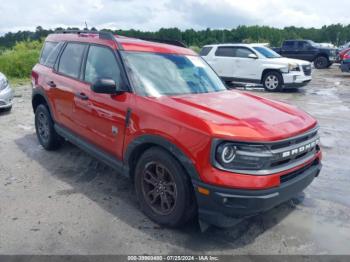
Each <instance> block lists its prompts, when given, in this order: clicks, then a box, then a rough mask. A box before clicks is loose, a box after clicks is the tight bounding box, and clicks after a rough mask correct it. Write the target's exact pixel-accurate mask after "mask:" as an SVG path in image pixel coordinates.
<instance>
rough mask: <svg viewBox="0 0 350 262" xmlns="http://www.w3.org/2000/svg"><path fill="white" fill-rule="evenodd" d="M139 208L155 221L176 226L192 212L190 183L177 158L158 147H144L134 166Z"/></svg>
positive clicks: (186, 219) (181, 223) (188, 217)
mask: <svg viewBox="0 0 350 262" xmlns="http://www.w3.org/2000/svg"><path fill="white" fill-rule="evenodd" d="M135 189H136V195H137V198H138V200H139V202H140V206H141V209H142V211H143V212H144V213H145V214H146V215H147V216H148V217H149V218H150V219H152V220H153V221H155V222H156V223H158V224H161V225H164V226H170V227H179V226H181V225H183V224H185V223H186V222H187V221H188V220H189V219H191V218H193V216H194V215H195V207H196V205H195V201H194V198H193V193H192V190H191V183H190V181H189V178H188V177H187V174H186V173H185V171H184V170H183V168H182V166H181V165H180V164H179V163H178V161H177V160H176V159H175V158H174V157H173V156H172V155H170V154H169V153H168V152H167V151H165V150H163V149H161V148H157V147H154V148H151V149H149V150H147V151H146V152H145V153H144V154H143V155H142V156H141V157H140V159H139V161H138V163H137V166H136V169H135Z"/></svg>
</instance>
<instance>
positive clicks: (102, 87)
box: [32, 31, 321, 227]
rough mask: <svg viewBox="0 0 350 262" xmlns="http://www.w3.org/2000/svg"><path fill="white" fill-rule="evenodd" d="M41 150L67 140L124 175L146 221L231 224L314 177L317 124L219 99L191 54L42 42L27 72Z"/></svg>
mask: <svg viewBox="0 0 350 262" xmlns="http://www.w3.org/2000/svg"><path fill="white" fill-rule="evenodd" d="M32 85H33V97H32V105H33V110H34V113H35V128H36V133H37V137H38V140H39V142H40V144H41V145H42V146H43V147H44V148H45V149H47V150H53V149H57V148H58V147H59V145H60V144H61V143H62V141H63V140H64V139H65V140H68V141H70V142H72V143H73V144H76V145H77V146H79V147H81V148H82V149H83V150H85V151H87V152H88V153H89V154H91V155H93V156H95V157H96V158H98V159H100V160H101V161H103V162H104V163H106V164H108V165H110V166H112V167H114V168H115V169H117V170H118V171H119V172H120V173H123V174H126V175H127V176H129V177H130V178H131V179H132V181H133V182H134V185H135V190H136V196H137V198H138V200H139V203H140V206H141V209H142V210H143V211H144V213H145V214H146V215H147V216H148V217H150V218H151V219H152V220H153V221H155V222H157V223H159V224H162V225H165V226H172V227H175V226H180V225H182V224H184V223H186V222H187V221H188V220H189V219H191V218H194V217H196V215H198V218H199V221H201V222H204V224H212V225H217V226H230V225H233V224H234V223H237V221H239V220H240V219H242V218H245V217H249V216H253V215H255V214H258V213H260V212H262V211H265V210H267V209H271V208H272V207H274V206H276V205H278V204H280V203H282V202H284V201H287V200H288V199H290V198H292V197H293V196H294V195H296V194H297V193H298V192H300V191H302V190H303V189H304V188H305V187H306V186H308V185H309V184H310V183H311V182H312V180H313V179H314V177H316V176H317V175H318V174H319V172H320V169H321V162H320V161H321V151H320V146H319V136H318V134H317V129H318V125H317V122H316V120H315V119H314V118H312V117H311V116H310V115H308V114H306V113H304V112H303V111H301V110H299V109H297V108H295V107H294V106H290V105H287V104H284V103H281V102H275V101H272V100H269V99H264V98H261V97H257V96H254V95H252V94H249V93H244V92H241V91H232V90H227V89H226V88H225V85H224V84H223V83H222V82H221V80H220V79H219V77H218V76H217V75H216V74H215V73H214V71H213V70H212V69H211V68H210V67H209V66H208V65H207V64H206V63H205V62H204V60H202V58H200V57H199V56H198V55H197V54H196V53H194V52H193V51H191V50H189V49H186V48H183V47H179V46H175V45H168V44H161V43H156V42H149V41H143V40H140V39H133V38H126V37H121V36H115V35H112V34H110V33H106V32H85V31H83V32H82V31H78V32H62V33H56V34H51V35H49V36H48V37H47V39H46V41H45V44H44V47H43V50H42V54H41V57H40V62H39V63H38V64H37V65H35V67H34V68H33V71H32Z"/></svg>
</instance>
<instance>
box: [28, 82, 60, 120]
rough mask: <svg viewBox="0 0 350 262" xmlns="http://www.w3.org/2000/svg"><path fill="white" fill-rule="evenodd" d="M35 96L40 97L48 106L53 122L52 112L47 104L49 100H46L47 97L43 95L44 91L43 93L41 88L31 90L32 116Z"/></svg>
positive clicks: (48, 104)
mask: <svg viewBox="0 0 350 262" xmlns="http://www.w3.org/2000/svg"><path fill="white" fill-rule="evenodd" d="M37 96H41V97H42V98H43V99H44V100H45V102H46V105H47V106H48V109H49V112H50V115H51V117H52V119H53V120H54V122H55V119H54V115H53V114H52V112H53V111H52V109H51V105H50V103H49V99H48V98H47V96H46V94H45V91H44V90H43V89H42V88H40V87H36V88H33V90H32V108H33V112H34V114H35V106H34V99H35V97H37Z"/></svg>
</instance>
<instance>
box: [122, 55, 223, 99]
mask: <svg viewBox="0 0 350 262" xmlns="http://www.w3.org/2000/svg"><path fill="white" fill-rule="evenodd" d="M122 55H123V58H124V60H125V63H126V67H127V70H128V75H129V77H130V81H131V82H132V85H133V87H134V89H135V91H136V93H137V94H139V95H142V96H153V97H158V96H162V95H180V94H199V93H210V92H218V91H222V90H226V87H225V86H224V84H223V83H222V82H221V80H220V79H219V77H218V76H217V75H216V74H215V73H214V71H213V70H212V69H211V68H210V67H209V66H208V65H207V64H206V63H205V62H204V61H203V60H202V58H200V57H197V56H185V55H175V54H161V53H145V52H122Z"/></svg>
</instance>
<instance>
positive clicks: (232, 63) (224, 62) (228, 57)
mask: <svg viewBox="0 0 350 262" xmlns="http://www.w3.org/2000/svg"><path fill="white" fill-rule="evenodd" d="M235 51H236V49H235V48H234V47H233V46H218V47H217V49H216V50H215V53H214V56H213V59H212V60H210V61H208V63H209V64H210V65H211V66H212V67H213V68H214V70H215V71H216V73H217V74H218V75H219V76H220V77H222V78H227V79H230V78H233V77H234V71H235V68H236V58H235Z"/></svg>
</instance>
